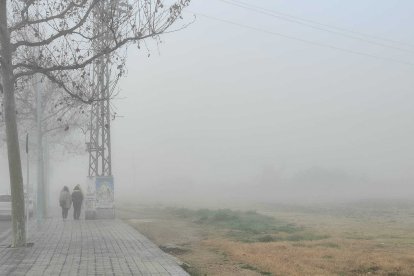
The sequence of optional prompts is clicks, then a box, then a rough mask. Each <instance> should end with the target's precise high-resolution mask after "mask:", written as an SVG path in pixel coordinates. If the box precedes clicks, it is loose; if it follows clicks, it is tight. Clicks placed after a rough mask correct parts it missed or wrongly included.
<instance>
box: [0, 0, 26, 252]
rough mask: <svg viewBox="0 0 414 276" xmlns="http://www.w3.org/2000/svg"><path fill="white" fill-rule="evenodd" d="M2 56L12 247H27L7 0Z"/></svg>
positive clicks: (0, 30) (1, 6)
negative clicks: (10, 197)
mask: <svg viewBox="0 0 414 276" xmlns="http://www.w3.org/2000/svg"><path fill="white" fill-rule="evenodd" d="M0 56H1V57H2V63H1V77H2V84H3V92H4V115H5V121H6V137H7V154H8V160H9V172H10V190H11V196H12V224H13V241H12V247H23V246H25V245H26V224H25V217H24V192H23V175H22V166H21V160H20V146H19V136H18V132H17V121H16V104H15V95H14V76H13V67H12V49H11V45H10V34H9V31H8V26H7V0H0Z"/></svg>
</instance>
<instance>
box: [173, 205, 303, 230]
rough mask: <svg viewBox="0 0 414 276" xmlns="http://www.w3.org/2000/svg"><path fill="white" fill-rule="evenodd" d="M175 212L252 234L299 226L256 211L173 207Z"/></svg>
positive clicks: (200, 221) (196, 221) (206, 223)
mask: <svg viewBox="0 0 414 276" xmlns="http://www.w3.org/2000/svg"><path fill="white" fill-rule="evenodd" d="M173 213H174V214H176V215H178V216H180V217H182V218H190V219H191V220H192V221H193V222H195V223H198V224H203V225H209V226H215V227H219V228H225V229H229V230H235V231H242V232H248V233H251V234H265V233H269V232H272V233H273V232H287V233H291V232H296V231H297V230H298V229H299V228H298V227H297V226H295V225H293V224H288V223H284V222H281V221H277V220H276V219H274V218H273V217H270V216H265V215H262V214H259V213H257V212H255V211H247V212H242V211H233V210H230V209H220V210H209V209H200V210H196V211H194V210H190V209H182V208H181V209H173Z"/></svg>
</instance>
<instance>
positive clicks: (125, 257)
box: [0, 219, 188, 276]
mask: <svg viewBox="0 0 414 276" xmlns="http://www.w3.org/2000/svg"><path fill="white" fill-rule="evenodd" d="M30 231H31V237H30V238H29V242H34V245H33V247H31V248H19V249H15V248H7V247H5V245H3V246H1V248H0V275H36V276H37V275H188V274H187V273H186V272H185V271H184V270H183V269H182V268H181V267H180V266H179V265H178V263H177V262H176V261H175V259H174V258H173V257H171V256H170V255H168V254H166V253H164V252H163V251H162V250H161V249H159V248H158V247H157V246H156V245H155V244H154V243H152V242H151V241H149V240H148V239H147V238H146V237H144V236H143V235H141V234H140V233H138V232H137V231H136V230H135V229H133V228H132V227H130V226H129V225H127V224H125V223H123V222H122V221H120V220H86V221H85V220H79V221H74V220H70V219H69V220H67V221H62V219H48V220H45V221H44V223H43V224H42V225H40V226H36V227H35V228H31V229H30Z"/></svg>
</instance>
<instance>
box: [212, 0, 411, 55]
mask: <svg viewBox="0 0 414 276" xmlns="http://www.w3.org/2000/svg"><path fill="white" fill-rule="evenodd" d="M219 1H221V2H223V3H226V4H228V5H232V6H236V7H239V8H242V9H246V10H249V11H252V12H256V13H260V14H263V15H267V16H270V17H274V18H277V19H280V20H284V21H288V22H292V23H296V24H299V25H303V26H306V27H309V28H312V29H316V30H320V31H325V32H329V33H332V34H336V35H340V36H344V37H348V38H351V39H355V40H359V41H363V42H366V43H369V44H373V45H377V46H380V47H386V48H392V49H396V50H399V51H403V52H409V53H414V49H407V48H401V47H398V46H395V45H389V44H384V43H380V42H376V41H373V40H372V38H373V36H370V35H366V34H362V33H357V32H353V31H349V30H346V29H342V28H338V27H333V26H329V25H327V24H322V23H318V22H315V21H311V20H307V19H302V18H299V17H296V16H295V17H294V16H291V15H287V14H283V13H279V12H275V11H272V10H268V9H264V8H261V7H257V6H253V5H250V4H246V3H244V2H241V1H236V0H219ZM315 25H319V26H323V27H319V26H315ZM327 28H328V29H327ZM329 28H330V29H331V30H330V29H329ZM332 29H335V30H332ZM338 30H339V31H338ZM344 31H345V32H349V33H354V34H357V35H359V36H355V35H352V34H347V33H344ZM360 36H364V37H370V38H364V37H360ZM376 39H377V40H378V38H376ZM380 40H386V41H388V43H389V42H390V41H392V40H389V39H380ZM393 43H398V44H401V43H400V42H394V41H393ZM404 44H405V43H404ZM410 46H411V45H410ZM411 47H414V46H411Z"/></svg>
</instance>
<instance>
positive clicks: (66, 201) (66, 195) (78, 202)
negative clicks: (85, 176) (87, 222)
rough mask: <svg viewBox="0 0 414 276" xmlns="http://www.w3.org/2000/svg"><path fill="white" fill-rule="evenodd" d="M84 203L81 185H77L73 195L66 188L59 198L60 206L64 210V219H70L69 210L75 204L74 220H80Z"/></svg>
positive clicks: (65, 187)
mask: <svg viewBox="0 0 414 276" xmlns="http://www.w3.org/2000/svg"><path fill="white" fill-rule="evenodd" d="M82 201H83V193H82V190H81V188H80V185H76V186H75V188H73V192H72V194H71V193H70V191H69V188H68V187H67V186H64V187H63V189H62V191H61V192H60V196H59V204H60V207H61V208H62V217H63V219H66V218H67V217H68V212H69V209H70V207H71V206H72V203H73V219H75V220H78V219H79V217H80V213H81V207H82Z"/></svg>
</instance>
